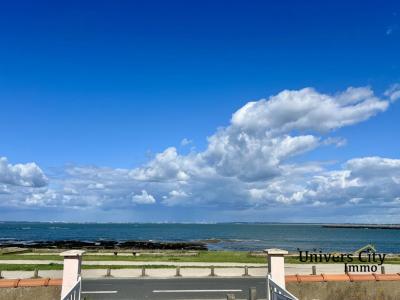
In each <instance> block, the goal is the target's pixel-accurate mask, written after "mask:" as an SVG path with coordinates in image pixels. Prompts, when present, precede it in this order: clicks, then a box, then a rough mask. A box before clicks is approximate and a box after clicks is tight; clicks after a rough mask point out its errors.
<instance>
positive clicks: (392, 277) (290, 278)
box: [285, 273, 400, 283]
mask: <svg viewBox="0 0 400 300" xmlns="http://www.w3.org/2000/svg"><path fill="white" fill-rule="evenodd" d="M285 280H286V282H298V283H300V282H329V281H342V282H346V281H352V282H355V281H400V273H398V274H358V273H357V274H321V275H298V274H297V275H287V276H285Z"/></svg>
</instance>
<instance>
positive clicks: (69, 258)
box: [60, 250, 85, 299]
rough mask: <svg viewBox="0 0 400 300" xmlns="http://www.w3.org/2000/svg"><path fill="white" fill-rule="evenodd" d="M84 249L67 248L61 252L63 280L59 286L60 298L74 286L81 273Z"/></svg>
mask: <svg viewBox="0 0 400 300" xmlns="http://www.w3.org/2000/svg"><path fill="white" fill-rule="evenodd" d="M83 253H85V251H82V250H69V251H65V252H62V253H61V254H60V256H64V269H63V282H62V288H61V299H63V297H65V296H66V294H67V293H68V292H69V290H70V289H71V288H72V287H74V286H75V284H76V283H77V282H78V279H79V276H80V275H81V264H82V255H83Z"/></svg>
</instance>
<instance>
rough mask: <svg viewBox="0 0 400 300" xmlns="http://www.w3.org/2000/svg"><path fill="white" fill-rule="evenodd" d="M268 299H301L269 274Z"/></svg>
mask: <svg viewBox="0 0 400 300" xmlns="http://www.w3.org/2000/svg"><path fill="white" fill-rule="evenodd" d="M267 299H268V300H299V299H298V298H296V296H294V295H292V294H291V293H289V292H288V291H287V290H285V289H284V288H282V287H280V286H279V285H278V284H277V283H276V282H274V281H273V280H272V278H271V275H268V276H267Z"/></svg>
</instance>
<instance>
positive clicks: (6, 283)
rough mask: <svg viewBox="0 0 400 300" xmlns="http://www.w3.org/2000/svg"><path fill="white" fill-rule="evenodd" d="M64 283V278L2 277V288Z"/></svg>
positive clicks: (0, 282)
mask: <svg viewBox="0 0 400 300" xmlns="http://www.w3.org/2000/svg"><path fill="white" fill-rule="evenodd" d="M59 285H62V279H50V278H39V279H1V280H0V288H16V287H39V286H59Z"/></svg>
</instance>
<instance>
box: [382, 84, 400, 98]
mask: <svg viewBox="0 0 400 300" xmlns="http://www.w3.org/2000/svg"><path fill="white" fill-rule="evenodd" d="M385 96H386V97H389V99H390V101H392V102H395V101H396V100H398V99H400V83H395V84H393V85H391V86H390V88H388V89H387V90H386V91H385Z"/></svg>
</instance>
